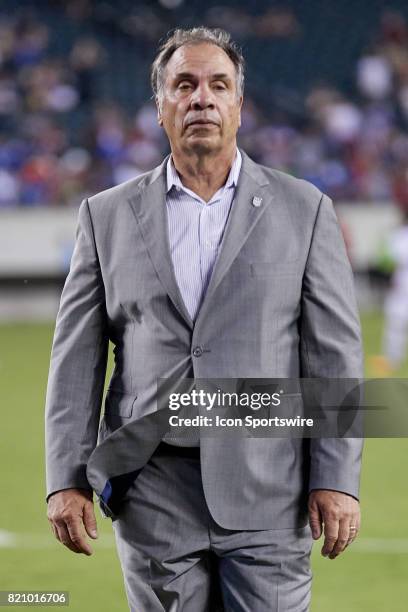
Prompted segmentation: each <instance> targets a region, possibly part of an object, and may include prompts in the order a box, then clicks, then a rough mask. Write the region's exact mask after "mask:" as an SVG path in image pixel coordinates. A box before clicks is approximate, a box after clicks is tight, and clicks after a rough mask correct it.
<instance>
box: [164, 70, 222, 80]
mask: <svg viewBox="0 0 408 612" xmlns="http://www.w3.org/2000/svg"><path fill="white" fill-rule="evenodd" d="M196 78H197V75H195V74H193V73H192V72H178V73H177V74H175V75H174V80H177V81H182V80H183V79H196ZM211 79H212V80H213V81H231V77H230V76H229V75H228V74H226V73H225V72H217V73H215V74H212V75H211Z"/></svg>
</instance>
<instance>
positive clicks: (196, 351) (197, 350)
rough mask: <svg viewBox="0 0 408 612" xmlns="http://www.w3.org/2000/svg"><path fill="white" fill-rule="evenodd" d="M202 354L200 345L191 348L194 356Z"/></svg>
mask: <svg viewBox="0 0 408 612" xmlns="http://www.w3.org/2000/svg"><path fill="white" fill-rule="evenodd" d="M202 354H203V349H202V348H201V346H196V347H195V349H194V350H193V355H194V357H201V355H202Z"/></svg>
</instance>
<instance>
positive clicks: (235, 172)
mask: <svg viewBox="0 0 408 612" xmlns="http://www.w3.org/2000/svg"><path fill="white" fill-rule="evenodd" d="M241 166H242V155H241V152H240V150H239V149H238V148H237V152H236V155H235V159H234V161H233V163H232V166H231V169H230V171H229V174H228V178H227V180H226V182H225V184H224V185H223V187H221V189H227V188H228V187H236V186H237V183H238V178H239V173H240V171H241ZM166 178H167V193H168V192H169V191H170V189H172V187H176V188H179V189H182V190H183V191H190V190H187V188H186V187H184V185H183V183H182V182H181V179H180V176H179V174H178V172H177V170H176V168H175V166H174V164H173V159H172V156H171V155H170V157H169V159H168V161H167V168H166ZM217 193H218V192H217Z"/></svg>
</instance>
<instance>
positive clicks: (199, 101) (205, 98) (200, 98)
mask: <svg viewBox="0 0 408 612" xmlns="http://www.w3.org/2000/svg"><path fill="white" fill-rule="evenodd" d="M191 106H192V108H193V109H194V110H202V109H204V108H214V96H213V93H212V91H211V89H210V88H209V87H207V86H205V85H199V86H198V87H196V89H195V90H194V92H193V94H192V96H191Z"/></svg>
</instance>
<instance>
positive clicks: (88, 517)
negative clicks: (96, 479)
mask: <svg viewBox="0 0 408 612" xmlns="http://www.w3.org/2000/svg"><path fill="white" fill-rule="evenodd" d="M92 495H93V493H92V491H90V490H88V489H63V490H62V491H57V492H56V493H53V494H52V495H51V496H50V497H49V499H48V511H47V518H48V520H49V521H50V523H51V527H52V530H53V532H54V535H55V537H56V538H57V540H59V541H60V542H62V544H64V546H66V547H67V548H69V549H70V550H72V552H75V553H83V554H85V555H92V552H93V551H92V548H91V547H90V545H89V544H88V540H87V538H86V534H88V535H89V537H90V538H93V539H96V538H97V537H98V532H97V525H96V518H95V513H94V508H93V501H92Z"/></svg>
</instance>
